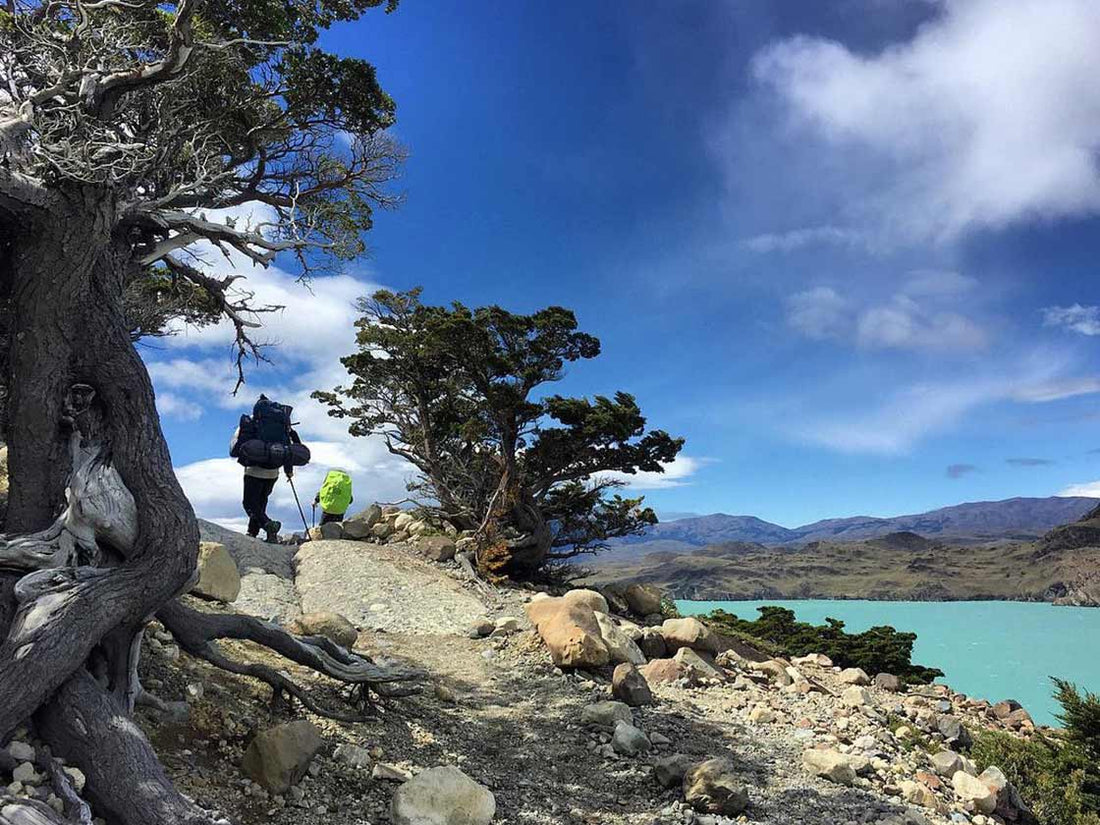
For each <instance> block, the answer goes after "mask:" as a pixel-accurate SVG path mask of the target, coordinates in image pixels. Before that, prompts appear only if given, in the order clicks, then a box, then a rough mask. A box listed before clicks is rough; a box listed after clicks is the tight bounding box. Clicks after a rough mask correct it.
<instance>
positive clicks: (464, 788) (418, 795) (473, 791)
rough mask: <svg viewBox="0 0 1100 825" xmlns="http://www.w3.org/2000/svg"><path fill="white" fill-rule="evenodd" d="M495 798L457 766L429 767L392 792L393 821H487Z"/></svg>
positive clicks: (456, 824) (445, 824) (404, 824)
mask: <svg viewBox="0 0 1100 825" xmlns="http://www.w3.org/2000/svg"><path fill="white" fill-rule="evenodd" d="M496 809H497V805H496V799H495V798H494V797H493V794H492V793H491V792H490V791H489V789H488V788H485V787H483V786H482V785H479V784H478V783H477V782H475V781H474V780H472V779H470V777H468V776H466V774H464V773H463V772H462V771H460V770H459V769H458V768H455V767H451V766H447V767H442V768H430V769H429V770H426V771H423V772H421V773H419V774H417V775H416V776H414V777H413V778H412V779H410V780H409V781H408V782H406V783H405V784H403V785H402V786H401V787H400V788H398V789H397V791H396V792H395V793H394V795H393V800H392V802H391V804H390V819H391V821H392V822H393V823H394V825H489V822H490V821H491V820H492V818H493V817H494V816H495V815H496Z"/></svg>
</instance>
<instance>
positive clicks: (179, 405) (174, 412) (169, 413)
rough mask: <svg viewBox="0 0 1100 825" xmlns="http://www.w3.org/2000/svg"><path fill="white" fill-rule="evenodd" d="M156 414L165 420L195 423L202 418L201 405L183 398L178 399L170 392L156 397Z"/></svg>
mask: <svg viewBox="0 0 1100 825" xmlns="http://www.w3.org/2000/svg"><path fill="white" fill-rule="evenodd" d="M157 412H159V413H160V414H161V415H162V416H164V417H166V418H176V419H179V420H180V421H197V420H198V419H199V418H201V417H202V413H203V408H202V406H201V405H199V404H196V403H195V402H193V401H188V400H187V399H185V398H180V397H179V396H178V395H175V394H173V393H170V392H162V393H159V394H158V395H157Z"/></svg>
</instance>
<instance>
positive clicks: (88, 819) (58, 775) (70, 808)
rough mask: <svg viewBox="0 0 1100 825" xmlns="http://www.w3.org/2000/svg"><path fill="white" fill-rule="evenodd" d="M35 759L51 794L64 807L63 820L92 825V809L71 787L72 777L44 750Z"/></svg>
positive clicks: (79, 824) (80, 824) (75, 824)
mask: <svg viewBox="0 0 1100 825" xmlns="http://www.w3.org/2000/svg"><path fill="white" fill-rule="evenodd" d="M37 757H38V758H37V759H36V760H35V761H36V762H37V763H38V767H39V768H41V769H42V772H43V773H44V774H45V775H46V776H48V777H49V778H50V785H51V786H52V787H53V792H54V793H55V794H57V798H58V799H60V800H61V802H62V803H63V804H64V806H65V808H64V813H65V819H66V820H67V821H68V822H69V823H71V825H92V809H91V808H89V807H88V803H87V802H85V801H84V800H83V799H81V798H80V796H79V794H78V793H77V790H76V788H75V787H74V785H73V779H72V777H71V776H69V774H67V773H65V771H64V770H63V769H62V767H61V763H60V762H59V761H58V760H57V759H55V758H54V757H53V756H51V755H50V754H49V753H46V751H45V750H40V751H39V752H38V754H37Z"/></svg>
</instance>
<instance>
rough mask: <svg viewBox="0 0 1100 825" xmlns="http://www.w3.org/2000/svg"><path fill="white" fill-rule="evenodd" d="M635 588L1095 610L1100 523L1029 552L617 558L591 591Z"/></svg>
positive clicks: (940, 544) (889, 539)
mask: <svg viewBox="0 0 1100 825" xmlns="http://www.w3.org/2000/svg"><path fill="white" fill-rule="evenodd" d="M623 581H634V582H643V583H647V584H654V585H657V586H659V587H661V588H663V589H665V590H667V591H669V592H670V593H671V594H673V595H674V596H675V597H677V598H685V599H706V600H721V599H765V598H767V599H780V598H787V599H808V598H824V599H900V600H912V601H951V600H958V599H1008V600H1024V601H1053V602H1055V603H1058V604H1077V605H1100V519H1097V518H1093V519H1086V520H1083V521H1077V522H1073V523H1072V524H1068V525H1065V526H1060V527H1057V528H1055V529H1054V530H1051V531H1050V532H1048V533H1047V534H1046V535H1045V536H1044V537H1043V538H1041V539H1040V540H1038V541H1035V542H991V543H986V544H970V545H965V546H960V545H958V544H954V543H951V542H946V541H938V540H933V539H928V538H925V537H923V536H921V535H919V534H917V533H914V532H909V531H903V532H896V533H889V534H887V535H885V536H880V537H878V538H874V539H870V540H867V541H845V542H841V541H810V542H807V543H805V544H799V545H785V546H779V547H769V546H766V545H763V544H760V543H746V542H725V543H722V544H715V545H710V546H707V547H695V548H689V549H688V550H686V551H681V552H675V553H673V552H667V551H666V552H661V553H654V554H644V555H636V556H634V557H623V556H621V555H620V556H619V557H618V558H613V559H611V560H609V561H605V562H602V563H600V564H599V565H598V566H596V572H595V575H594V576H593V577H592V578H591V579H589V582H590V583H595V584H600V583H606V582H623Z"/></svg>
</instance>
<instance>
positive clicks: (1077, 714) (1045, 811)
mask: <svg viewBox="0 0 1100 825" xmlns="http://www.w3.org/2000/svg"><path fill="white" fill-rule="evenodd" d="M1054 683H1055V693H1054V696H1055V698H1056V699H1057V700H1058V702H1059V703H1060V704H1061V705H1062V713H1061V714H1059V717H1058V718H1059V719H1061V721H1062V723H1063V724H1064V725H1065V728H1064V729H1063V730H1062V731H1060V732H1058V733H1056V734H1055V735H1053V736H1035V737H1033V738H1032V739H1019V738H1017V737H1015V736H1012V735H1011V734H1008V733H1004V732H1002V731H980V732H979V733H978V734H977V735H976V736H975V737H974V745H973V747H972V748H971V751H970V755H971V757H972V758H973V759H974V761H975V762H976V763H977V765H978V767H979V768H980V769H982V770H984V769H985V768H987V767H989V766H990V765H996V766H997V767H998V768H1000V769H1001V770H1002V771H1004V774H1005V776H1007V777H1008V779H1009V781H1010V782H1012V784H1013V785H1015V786H1016V789H1017V790H1018V791H1019V792H1020V796H1021V797H1022V798H1023V800H1024V802H1026V803H1027V804H1028V806H1029V807H1030V808H1031V810H1032V813H1034V814H1035V817H1036V818H1037V819H1038V820H1039V822H1040V823H1042V825H1100V697H1097V696H1096V695H1095V694H1092V693H1085V694H1084V695H1082V694H1081V693H1079V692H1078V690H1077V688H1076V687H1075V686H1074V685H1072V684H1070V683H1069V682H1065V681H1063V680H1061V679H1055V680H1054Z"/></svg>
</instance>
